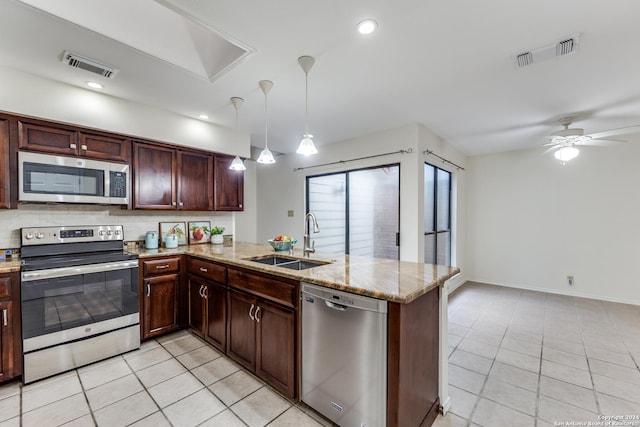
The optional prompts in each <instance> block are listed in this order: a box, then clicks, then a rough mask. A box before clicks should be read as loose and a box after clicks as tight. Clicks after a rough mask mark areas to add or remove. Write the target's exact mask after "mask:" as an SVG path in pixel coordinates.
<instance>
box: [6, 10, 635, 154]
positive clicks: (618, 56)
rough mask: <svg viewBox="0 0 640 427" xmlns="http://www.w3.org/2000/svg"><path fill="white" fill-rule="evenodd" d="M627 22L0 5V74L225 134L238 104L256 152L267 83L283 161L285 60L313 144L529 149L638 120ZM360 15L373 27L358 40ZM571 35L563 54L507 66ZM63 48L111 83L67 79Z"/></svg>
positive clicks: (616, 18) (288, 84) (272, 135)
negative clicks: (418, 131)
mask: <svg viewBox="0 0 640 427" xmlns="http://www.w3.org/2000/svg"><path fill="white" fill-rule="evenodd" d="M26 3H29V4H31V5H27V4H26ZM32 5H33V6H32ZM36 7H37V8H36ZM38 8H46V9H47V11H46V12H45V11H43V10H41V9H38ZM176 13H177V14H176ZM638 16H640V2H638V1H637V0H610V1H602V0H562V1H557V0H538V1H531V0H485V1H482V2H480V1H461V0H394V1H392V0H349V1H344V0H325V1H311V0H280V1H278V2H266V1H250V0H235V1H227V2H221V1H202V0H158V1H156V2H154V1H153V0H136V1H135V2H131V1H130V0H118V1H108V2H105V1H96V0H56V1H55V2H51V1H46V0H25V1H24V2H20V1H17V0H0V66H8V67H13V68H16V69H20V70H24V71H27V72H29V73H33V74H36V75H40V76H44V77H47V78H50V79H53V80H58V81H62V82H65V83H69V84H72V85H78V86H83V85H84V83H85V82H86V81H87V80H97V81H100V82H102V83H103V84H104V85H105V87H104V89H102V91H103V92H104V93H107V94H109V95H113V96H117V97H122V98H126V99H129V100H133V101H137V102H140V103H143V104H149V105H152V106H155V107H160V108H164V109H167V110H170V111H173V112H176V113H179V114H183V115H186V116H190V117H197V115H198V114H200V113H206V114H208V115H209V119H208V120H209V121H211V122H213V123H216V124H220V125H223V126H228V127H233V126H234V123H235V116H234V109H233V106H232V105H231V103H230V101H229V98H230V97H232V96H239V97H242V98H244V99H245V104H244V105H243V107H242V109H241V110H240V127H241V128H242V129H243V130H247V131H249V132H250V133H251V138H252V144H253V145H259V146H262V145H263V144H264V96H263V94H262V92H261V91H260V89H259V88H258V81H259V80H263V79H268V80H272V81H273V82H274V87H273V89H272V90H271V92H270V94H269V101H268V104H269V111H268V125H269V146H270V148H272V149H273V150H276V151H280V152H287V153H288V152H294V151H295V149H296V147H297V144H298V142H299V140H300V138H301V136H302V134H303V133H304V72H303V71H302V70H301V69H300V67H299V65H298V63H297V58H298V57H299V56H301V55H311V56H313V57H315V59H316V63H315V65H314V67H313V68H312V69H311V71H310V73H309V130H310V132H311V133H313V134H314V135H315V138H314V139H315V140H316V143H317V144H318V145H319V146H320V147H321V146H322V145H323V144H328V143H332V142H336V141H341V140H344V139H348V138H352V137H357V136H362V135H366V134H368V133H372V132H376V131H380V130H384V129H389V128H393V127H398V126H403V125H407V124H410V123H416V122H418V123H422V124H423V125H425V126H426V127H428V128H430V129H431V130H432V131H434V132H435V133H437V134H439V135H440V136H442V138H443V139H445V140H446V141H448V142H449V143H450V144H452V145H453V146H455V147H457V148H458V149H459V150H460V151H461V152H463V153H465V154H467V155H480V154H486V153H493V152H500V151H507V150H517V149H525V148H534V147H540V149H541V150H542V147H541V145H542V144H543V143H544V142H546V138H545V135H547V134H549V133H551V132H552V131H555V130H558V129H560V128H561V126H560V125H559V124H558V122H557V121H558V120H559V119H560V118H562V117H565V116H577V117H578V120H576V121H575V123H574V124H575V126H578V127H582V128H584V130H585V133H593V132H598V131H602V130H607V129H612V128H619V127H624V126H631V125H638V124H640V85H638V84H637V82H638V81H639V80H640V77H639V76H640V55H638V53H637V52H638V49H637V46H636V42H637V41H640V25H638V23H637V19H638ZM364 18H374V19H376V20H377V21H378V23H379V28H378V31H377V32H375V33H374V34H372V35H370V36H362V35H360V34H358V33H357V32H356V31H355V26H356V24H357V23H358V22H359V21H360V20H362V19H364ZM576 34H579V36H580V43H579V49H578V52H577V53H575V54H573V55H568V56H565V57H561V58H553V59H550V60H548V61H545V62H541V63H537V64H533V65H531V66H529V67H527V68H524V69H517V68H516V67H515V66H514V64H513V62H512V57H513V55H515V54H518V53H521V52H524V51H527V50H534V49H537V48H541V47H544V46H547V45H550V44H555V43H556V42H558V41H560V40H563V39H565V38H567V37H570V36H573V35H576ZM216 36H221V37H222V38H225V39H226V40H228V41H230V43H227V42H225V41H224V40H222V39H217V38H216ZM237 49H240V50H237ZM65 50H70V51H73V52H76V53H79V54H81V55H84V56H88V57H90V58H93V59H96V60H99V61H100V62H103V63H106V64H109V65H113V66H115V67H116V68H118V69H119V70H120V71H119V72H118V74H117V75H116V77H115V78H113V79H107V78H101V77H99V76H96V75H94V74H91V73H88V72H86V71H84V70H79V69H72V68H70V67H68V66H66V65H63V64H62V62H61V56H62V52H63V51H65ZM208 50H215V51H216V52H215V54H213V53H211V52H209V51H208ZM245 52H246V55H245V56H243V54H244V53H245ZM225 61H226V62H225ZM234 61H235V62H234ZM221 64H222V65H221ZM227 65H228V67H227ZM225 67H227V68H225ZM211 70H214V71H211ZM0 84H1V82H0ZM627 139H628V138H627Z"/></svg>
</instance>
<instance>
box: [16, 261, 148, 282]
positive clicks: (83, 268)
mask: <svg viewBox="0 0 640 427" xmlns="http://www.w3.org/2000/svg"><path fill="white" fill-rule="evenodd" d="M136 267H138V260H129V261H116V262H104V263H101V264H90V265H77V266H74V267H59V268H49V269H45V270H35V271H23V272H22V274H21V278H22V281H23V282H31V281H34V280H42V279H53V278H54V277H65V276H77V275H79V274H90V273H101V272H105V271H112V270H126V269H130V268H136Z"/></svg>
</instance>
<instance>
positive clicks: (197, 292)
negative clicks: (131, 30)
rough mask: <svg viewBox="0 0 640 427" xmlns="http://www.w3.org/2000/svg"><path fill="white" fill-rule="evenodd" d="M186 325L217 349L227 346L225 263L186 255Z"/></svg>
mask: <svg viewBox="0 0 640 427" xmlns="http://www.w3.org/2000/svg"><path fill="white" fill-rule="evenodd" d="M188 264H189V265H188V273H189V276H188V280H189V328H191V330H192V331H193V332H195V333H196V334H197V335H199V336H201V337H202V338H204V339H205V340H206V341H207V342H209V343H210V344H211V345H213V346H214V347H216V348H217V349H218V350H220V351H222V352H225V351H226V346H227V340H226V337H227V328H226V322H227V287H226V281H227V279H226V267H224V266H221V265H218V264H214V263H211V262H207V261H203V260H200V259H197V258H190V259H189V261H188Z"/></svg>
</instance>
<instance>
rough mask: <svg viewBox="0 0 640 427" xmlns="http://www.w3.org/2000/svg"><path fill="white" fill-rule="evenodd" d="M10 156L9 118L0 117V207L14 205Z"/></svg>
mask: <svg viewBox="0 0 640 427" xmlns="http://www.w3.org/2000/svg"><path fill="white" fill-rule="evenodd" d="M10 158H11V150H10V138H9V120H7V119H3V118H0V208H11V207H14V206H13V205H12V201H11V193H12V191H11V176H12V173H11V170H12V168H11V164H12V163H13V162H11V160H10ZM13 169H15V168H13Z"/></svg>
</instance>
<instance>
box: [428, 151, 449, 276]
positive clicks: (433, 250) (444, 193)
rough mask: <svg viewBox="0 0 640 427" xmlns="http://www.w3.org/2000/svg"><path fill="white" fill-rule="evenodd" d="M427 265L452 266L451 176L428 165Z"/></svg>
mask: <svg viewBox="0 0 640 427" xmlns="http://www.w3.org/2000/svg"><path fill="white" fill-rule="evenodd" d="M424 262H425V263H427V264H444V265H451V172H447V171H445V170H443V169H440V168H437V167H435V166H432V165H430V164H428V163H425V165H424Z"/></svg>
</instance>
